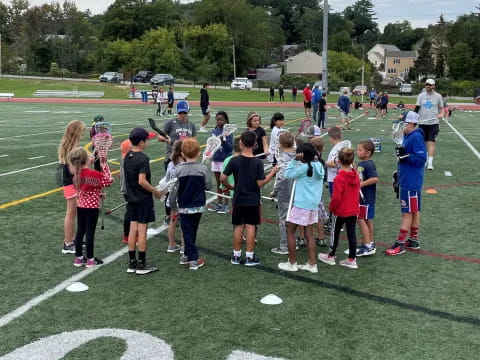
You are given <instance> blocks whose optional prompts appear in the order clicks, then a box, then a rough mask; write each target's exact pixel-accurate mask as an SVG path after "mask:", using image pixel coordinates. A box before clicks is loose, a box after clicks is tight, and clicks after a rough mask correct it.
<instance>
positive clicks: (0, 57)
mask: <svg viewBox="0 0 480 360" xmlns="http://www.w3.org/2000/svg"><path fill="white" fill-rule="evenodd" d="M1 76H2V34H0V77H1Z"/></svg>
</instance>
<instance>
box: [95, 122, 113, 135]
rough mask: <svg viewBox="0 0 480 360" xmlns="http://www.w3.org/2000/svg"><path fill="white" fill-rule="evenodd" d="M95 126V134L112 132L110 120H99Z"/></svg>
mask: <svg viewBox="0 0 480 360" xmlns="http://www.w3.org/2000/svg"><path fill="white" fill-rule="evenodd" d="M94 126H95V134H110V133H111V132H112V124H110V123H109V122H106V121H102V122H98V123H96V124H95V125H94Z"/></svg>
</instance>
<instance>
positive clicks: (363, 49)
mask: <svg viewBox="0 0 480 360" xmlns="http://www.w3.org/2000/svg"><path fill="white" fill-rule="evenodd" d="M364 84H365V44H362V90H361V92H362V104H363V86H364Z"/></svg>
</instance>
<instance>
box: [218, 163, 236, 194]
mask: <svg viewBox="0 0 480 360" xmlns="http://www.w3.org/2000/svg"><path fill="white" fill-rule="evenodd" d="M234 156H235V155H231V156H229V157H227V158H226V159H225V160H224V161H223V165H222V172H223V171H225V168H226V167H227V165H228V164H229V163H230V160H231V159H232V158H233V157H234ZM228 183H229V184H230V185H235V179H234V178H233V175H230V176H229V177H228ZM220 187H221V188H222V189H224V188H225V186H223V185H222V186H220Z"/></svg>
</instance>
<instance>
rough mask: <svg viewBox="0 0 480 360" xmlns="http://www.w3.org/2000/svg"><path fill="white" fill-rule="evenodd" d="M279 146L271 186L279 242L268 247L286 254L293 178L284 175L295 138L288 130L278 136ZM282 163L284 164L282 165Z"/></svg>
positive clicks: (276, 252)
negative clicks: (275, 171)
mask: <svg viewBox="0 0 480 360" xmlns="http://www.w3.org/2000/svg"><path fill="white" fill-rule="evenodd" d="M278 143H279V146H280V159H278V167H279V168H280V170H279V172H278V174H277V176H276V177H275V185H274V186H273V192H272V197H273V198H275V199H277V212H278V230H279V232H280V243H279V246H278V247H274V248H272V249H270V251H271V252H272V253H274V254H278V255H287V254H288V246H287V224H286V219H287V212H288V204H289V202H290V193H291V192H292V184H293V180H292V179H288V178H286V177H285V170H286V166H288V164H289V163H290V161H291V160H293V159H294V158H295V138H294V136H293V135H292V133H290V132H287V131H285V132H283V133H281V134H280V136H279V138H278ZM282 165H284V166H282Z"/></svg>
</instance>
